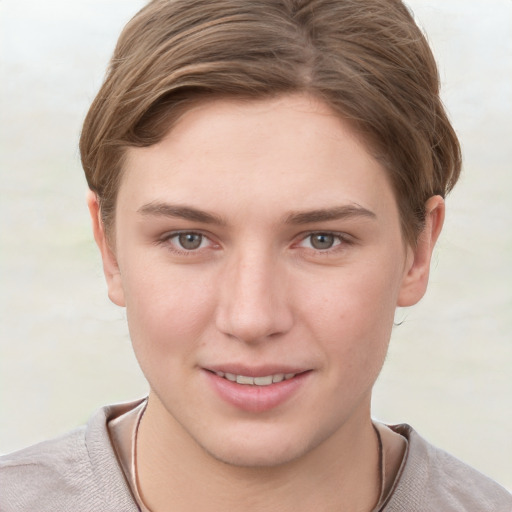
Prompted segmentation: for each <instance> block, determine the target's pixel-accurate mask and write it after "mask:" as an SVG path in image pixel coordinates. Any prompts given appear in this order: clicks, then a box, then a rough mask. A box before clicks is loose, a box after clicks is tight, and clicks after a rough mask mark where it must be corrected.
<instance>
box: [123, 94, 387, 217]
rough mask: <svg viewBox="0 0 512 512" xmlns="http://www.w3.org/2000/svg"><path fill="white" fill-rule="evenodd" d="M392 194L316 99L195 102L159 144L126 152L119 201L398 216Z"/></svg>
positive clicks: (347, 130)
mask: <svg viewBox="0 0 512 512" xmlns="http://www.w3.org/2000/svg"><path fill="white" fill-rule="evenodd" d="M392 196H393V195H392V192H391V188H390V186H389V184H388V182H387V177H386V173H385V171H384V169H383V167H382V166H381V165H380V164H379V163H378V162H377V161H376V160H375V159H374V158H373V156H372V155H371V154H370V152H369V151H368V150H367V149H366V147H365V145H364V143H363V142H362V141H361V140H360V138H359V137H358V136H357V134H356V132H355V131H354V130H353V129H352V128H351V126H350V125H349V124H348V123H347V122H346V121H344V120H343V119H341V118H340V116H338V115H337V114H336V113H334V112H333V111H332V110H331V109H330V108H329V107H328V106H327V105H326V104H324V103H322V102H321V101H319V100H317V99H314V98H311V97H309V96H303V95H294V96H291V95H290V96H283V97H279V98H275V99H271V100H257V101H256V100H248V101H235V100H228V99H219V100H214V101H210V102H205V103H200V104H198V105H196V106H195V107H194V108H192V109H190V110H188V111H187V112H186V113H185V114H184V115H183V116H182V117H181V118H180V120H179V121H178V122H177V123H176V124H175V125H174V126H173V127H172V129H171V130H170V131H169V133H168V134H167V135H166V136H165V137H164V138H163V140H162V141H160V142H159V143H158V144H155V145H153V146H150V147H147V148H129V149H128V150H127V155H126V161H125V166H124V176H123V179H122V182H121V187H120V191H119V198H118V199H119V202H120V205H119V206H123V205H124V206H127V205H131V207H135V205H138V207H140V206H141V205H143V204H148V203H150V202H154V201H161V202H168V201H171V202H173V203H180V202H185V203H187V204H189V203H193V205H194V206H195V207H201V208H205V209H209V210H212V209H213V210H214V211H217V210H222V212H220V213H222V214H223V215H224V214H225V215H227V216H229V215H230V214H233V215H237V214H238V213H240V210H241V209H242V210H249V209H251V208H252V209H253V210H254V211H259V213H260V215H263V212H268V213H269V214H270V213H271V212H272V211H275V212H276V214H277V211H278V210H280V209H281V210H285V209H288V210H294V211H297V210H299V209H301V208H304V209H314V208H319V207H322V206H324V205H331V204H332V205H337V204H358V205H360V206H362V207H364V208H367V209H369V210H372V211H373V210H379V209H390V208H391V209H392V210H396V205H395V201H394V199H393V197H392ZM281 213H282V212H281Z"/></svg>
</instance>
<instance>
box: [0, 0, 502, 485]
mask: <svg viewBox="0 0 512 512" xmlns="http://www.w3.org/2000/svg"><path fill="white" fill-rule="evenodd" d="M142 4H143V2H142V1H140V0H73V1H68V0H59V1H45V2H40V1H36V0H3V1H2V2H0V37H1V39H0V77H1V78H0V87H1V94H0V101H1V104H0V117H1V123H0V130H1V133H0V173H1V174H0V176H1V181H0V194H1V199H0V236H1V238H0V244H1V245H0V272H1V276H0V278H1V281H0V286H1V288H0V300H1V303H0V314H1V318H0V452H5V451H10V450H12V449H17V448H20V447H22V446H24V445H26V444H28V443H33V442H36V441H39V440H42V439H44V438H46V437H49V436H53V435H56V434H59V433H62V432H64V431H66V430H68V429H70V428H73V427H75V426H76V425H78V424H80V423H82V422H84V421H86V420H87V418H88V416H89V415H90V414H91V413H92V411H93V410H94V409H95V408H97V407H99V406H101V405H103V404H105V403H109V402H113V401H119V400H128V399H132V398H136V397H139V396H141V395H143V394H144V393H145V392H146V384H145V382H144V380H143V378H142V376H141V374H140V372H139V370H138V368H137V365H136V362H135V361H134V358H133V356H132V355H131V348H130V342H129V338H128V334H127V331H126V327H125V317H124V312H123V311H122V310H121V309H118V308H116V307H114V306H113V305H111V304H110V303H109V302H108V299H107V297H106V294H105V286H104V284H103V277H102V274H101V266H100V261H99V258H98V255H97V254H96V251H95V247H94V246H93V242H92V236H91V233H90V229H89V223H88V218H87V212H86V208H85V203H84V195H85V180H84V178H83V177H82V173H81V170H80V165H79V159H78V152H77V140H78V134H79V130H80V123H81V120H82V119H83V116H84V115H85V112H86V110H87V107H88V104H89V103H90V101H91V100H92V98H93V96H94V94H95V92H96V90H97V88H98V87H99V84H100V81H101V78H102V76H103V73H104V69H105V66H106V63H107V60H108V58H109V55H110V53H111V51H112V48H113V45H114V42H115V39H116V37H117V34H118V32H119V30H120V29H121V27H122V26H123V25H124V23H125V22H126V21H127V20H128V19H129V18H130V17H131V15H133V14H134V13H135V12H136V10H138V8H139V7H140V6H142ZM409 5H410V6H412V8H413V10H414V12H415V14H416V16H417V18H418V20H419V22H420V24H421V25H422V26H423V27H424V28H425V29H426V31H427V32H428V34H429V38H430V40H431V42H432V44H433V46H434V49H435V52H436V54H437V56H438V60H439V63H440V68H441V75H442V78H443V86H444V89H443V96H444V99H445V102H446V104H447V106H448V109H449V111H450V113H451V116H452V118H453V121H454V124H455V126H456V129H457V131H458V133H459V135H460V137H461V140H462V144H463V147H464V152H465V173H464V176H463V178H462V181H461V183H460V185H459V186H458V190H457V191H456V192H455V193H454V194H453V195H452V196H451V197H450V198H449V200H448V221H447V225H446V229H445V232H444V234H443V237H442V239H441V242H440V244H439V247H438V249H437V251H436V257H435V261H434V265H433V274H432V278H431V286H430V291H429V294H428V296H427V297H426V298H425V300H424V301H423V302H422V303H421V304H420V305H418V306H416V307H415V308H412V309H411V310H409V311H400V312H398V313H397V320H402V319H405V323H404V324H403V325H401V326H400V327H397V328H396V329H395V333H394V338H393V342H392V348H391V351H390V354H389V357H388V361H387V364H386V367H385V369H384V371H383V374H382V375H381V377H380V379H379V381H378V383H377V386H376V390H375V398H374V414H375V416H377V417H378V418H380V419H383V420H386V421H388V422H401V421H407V422H409V423H411V424H413V425H414V426H415V427H416V428H417V429H418V430H419V431H420V433H422V434H423V435H425V436H426V437H427V438H429V439H430V440H431V441H433V442H434V443H436V444H438V445H440V446H442V447H444V448H445V449H447V450H448V451H450V452H452V453H454V454H455V455H457V456H459V457H460V458H462V459H463V460H465V461H467V462H469V463H470V464H472V465H474V466H475V467H477V468H478V469H480V470H481V471H483V472H485V473H487V474H489V475H490V476H492V477H494V478H495V479H497V480H498V481H499V482H501V483H502V484H504V485H505V486H506V487H508V488H509V489H512V462H511V461H512V436H511V433H512V407H511V406H512V372H511V370H510V368H511V366H512V334H511V333H512V313H511V311H512V271H511V267H512V265H511V263H512V228H511V223H512V197H511V196H512V172H511V163H510V162H511V161H512V142H511V140H512V121H511V120H512V2H511V1H510V0H432V1H426V0H425V1H422V0H411V1H410V2H409Z"/></svg>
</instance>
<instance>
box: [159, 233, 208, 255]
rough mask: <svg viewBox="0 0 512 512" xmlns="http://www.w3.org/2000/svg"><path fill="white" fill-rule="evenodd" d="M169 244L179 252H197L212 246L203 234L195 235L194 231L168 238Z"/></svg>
mask: <svg viewBox="0 0 512 512" xmlns="http://www.w3.org/2000/svg"><path fill="white" fill-rule="evenodd" d="M168 240H169V242H171V244H172V245H173V246H174V247H175V248H176V249H177V250H178V251H187V252H188V251H196V250H197V249H202V248H204V247H207V246H208V245H210V244H211V242H210V240H209V239H208V238H207V237H206V236H204V235H202V234H201V233H194V232H193V231H186V232H182V233H175V234H173V235H171V236H170V237H168Z"/></svg>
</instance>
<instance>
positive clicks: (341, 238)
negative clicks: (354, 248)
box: [297, 231, 354, 255]
mask: <svg viewBox="0 0 512 512" xmlns="http://www.w3.org/2000/svg"><path fill="white" fill-rule="evenodd" d="M314 236H326V237H333V238H334V244H333V245H332V246H331V247H327V248H325V249H318V248H315V247H305V249H307V250H310V251H312V252H314V253H315V254H317V255H330V254H333V253H336V252H337V251H339V250H342V249H344V248H346V246H348V245H353V244H354V240H353V238H352V237H350V236H349V235H347V234H346V233H340V232H336V231H312V232H309V233H305V234H304V235H302V236H301V238H300V240H299V242H298V244H297V245H300V244H301V243H303V242H305V241H307V240H308V239H309V240H310V243H311V239H312V237H314Z"/></svg>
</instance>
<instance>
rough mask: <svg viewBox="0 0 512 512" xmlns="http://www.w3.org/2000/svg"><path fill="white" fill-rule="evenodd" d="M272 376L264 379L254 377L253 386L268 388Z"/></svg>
mask: <svg viewBox="0 0 512 512" xmlns="http://www.w3.org/2000/svg"><path fill="white" fill-rule="evenodd" d="M272 380H273V379H272V375H267V376H266V377H254V384H256V386H270V384H272Z"/></svg>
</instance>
